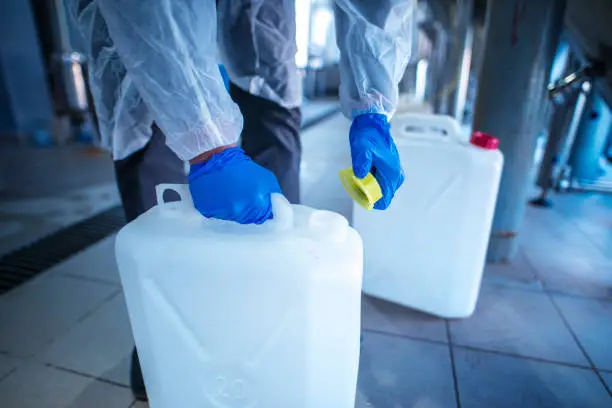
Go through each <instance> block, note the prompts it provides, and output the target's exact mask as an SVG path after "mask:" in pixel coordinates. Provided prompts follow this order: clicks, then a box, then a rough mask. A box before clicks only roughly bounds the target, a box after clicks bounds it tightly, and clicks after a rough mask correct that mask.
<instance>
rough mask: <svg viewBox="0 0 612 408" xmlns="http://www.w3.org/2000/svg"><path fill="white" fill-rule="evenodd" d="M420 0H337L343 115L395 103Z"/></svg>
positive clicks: (384, 109) (389, 109)
mask: <svg viewBox="0 0 612 408" xmlns="http://www.w3.org/2000/svg"><path fill="white" fill-rule="evenodd" d="M416 7H417V1H416V0H335V16H336V38H337V42H338V48H339V49H340V101H341V103H342V110H343V113H344V115H345V116H346V117H347V118H349V119H352V118H354V117H355V116H358V115H360V114H363V113H382V114H385V115H387V117H388V118H390V117H391V116H392V115H393V113H394V112H395V109H396V108H397V101H398V93H399V92H398V84H399V82H400V80H401V79H402V76H403V75H404V71H405V69H406V65H407V64H408V60H409V58H410V52H411V43H412V30H413V27H412V24H414V20H415V15H416V10H417V8H416Z"/></svg>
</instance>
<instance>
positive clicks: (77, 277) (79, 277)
mask: <svg viewBox="0 0 612 408" xmlns="http://www.w3.org/2000/svg"><path fill="white" fill-rule="evenodd" d="M43 273H45V272H43ZM59 275H60V276H62V277H65V278H70V279H75V280H81V281H87V282H93V283H99V284H101V285H106V286H112V287H114V288H121V283H114V282H109V281H105V280H103V279H98V278H92V277H90V276H83V275H77V274H74V273H71V272H64V273H60V274H59Z"/></svg>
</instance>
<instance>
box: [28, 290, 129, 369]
mask: <svg viewBox="0 0 612 408" xmlns="http://www.w3.org/2000/svg"><path fill="white" fill-rule="evenodd" d="M120 294H121V290H120V289H117V290H116V291H114V292H112V293H111V294H110V295H109V296H107V297H105V298H104V299H102V301H101V302H100V304H99V305H97V306H96V307H94V308H93V309H92V310H90V311H88V312H86V313H85V314H83V315H82V316H80V317H79V318H78V319H76V320H75V322H74V323H73V324H71V325H70V326H69V327H67V328H66V330H65V331H64V332H63V333H61V334H58V335H57V336H56V337H55V338H53V339H51V340H49V341H47V342H46V343H45V344H44V345H42V346H41V347H40V349H39V350H36V351H35V352H34V353H32V354H31V355H29V356H28V357H27V359H28V360H31V361H39V362H41V363H42V364H49V363H46V362H44V361H41V360H37V357H38V356H40V354H41V353H42V352H44V351H45V350H46V349H47V348H49V347H51V346H53V344H55V343H56V342H57V341H58V340H59V339H60V338H61V337H62V336H63V335H64V334H66V333H69V332H70V331H71V330H72V329H74V328H75V327H77V326H78V325H79V324H81V323H83V322H84V321H85V320H87V318H89V317H90V316H91V315H93V314H94V313H96V312H97V311H99V310H100V309H101V308H102V307H103V306H104V305H106V304H107V303H108V302H110V301H111V300H113V299H114V298H115V297H116V296H119V295H120Z"/></svg>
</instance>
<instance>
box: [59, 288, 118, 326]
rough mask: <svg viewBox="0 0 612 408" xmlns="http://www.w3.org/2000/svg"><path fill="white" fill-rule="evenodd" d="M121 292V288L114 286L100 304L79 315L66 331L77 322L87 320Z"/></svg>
mask: <svg viewBox="0 0 612 408" xmlns="http://www.w3.org/2000/svg"><path fill="white" fill-rule="evenodd" d="M120 294H121V288H116V291H113V292H112V293H111V294H110V295H108V296H107V297H105V298H104V299H102V301H101V302H100V304H99V305H98V306H97V307H94V308H93V309H92V310H90V311H89V312H87V313H85V314H83V315H82V316H80V317H79V318H78V319H77V320H76V322H75V323H74V324H73V325H72V326H70V328H69V329H68V330H66V332H68V331H70V330H72V329H73V328H74V327H76V326H77V325H78V324H80V323H83V322H84V321H85V320H87V319H88V318H89V317H90V316H92V315H93V314H94V313H96V312H98V311H99V310H100V309H102V307H104V306H105V305H106V304H108V303H109V302H110V301H112V300H113V299H115V298H116V297H117V296H119V295H120Z"/></svg>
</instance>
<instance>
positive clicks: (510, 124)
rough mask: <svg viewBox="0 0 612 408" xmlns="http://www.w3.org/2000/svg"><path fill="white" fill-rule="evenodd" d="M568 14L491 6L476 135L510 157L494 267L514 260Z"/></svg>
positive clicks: (545, 7)
mask: <svg viewBox="0 0 612 408" xmlns="http://www.w3.org/2000/svg"><path fill="white" fill-rule="evenodd" d="M564 9H565V4H564V2H563V1H556V0H539V1H526V0H514V1H505V0H504V1H501V0H493V1H490V2H489V4H488V10H487V36H486V40H485V42H486V44H485V56H484V61H483V65H482V70H481V74H480V79H479V86H478V92H477V98H476V108H475V115H474V129H475V130H479V131H483V132H486V133H489V134H492V135H494V136H496V137H498V138H499V139H500V149H501V150H502V153H503V154H504V171H503V174H502V181H501V184H500V189H499V196H498V200H497V207H496V211H495V217H494V221H493V228H492V232H491V239H490V242H489V252H488V255H487V257H488V260H489V261H494V262H499V261H507V260H510V259H511V258H512V257H513V255H514V253H515V252H516V249H517V245H518V242H517V235H518V231H519V227H520V224H521V222H522V219H523V215H524V212H525V206H526V201H527V199H526V198H527V197H526V196H527V191H528V183H529V179H530V175H531V170H532V168H533V157H534V152H535V147H536V140H537V136H538V135H539V133H540V132H541V130H542V127H543V119H544V113H545V109H546V105H545V100H546V97H545V95H546V84H547V82H548V77H549V73H550V68H551V66H552V61H553V57H554V51H555V49H556V48H557V44H558V43H559V38H560V34H561V28H562V24H563V14H564Z"/></svg>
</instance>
